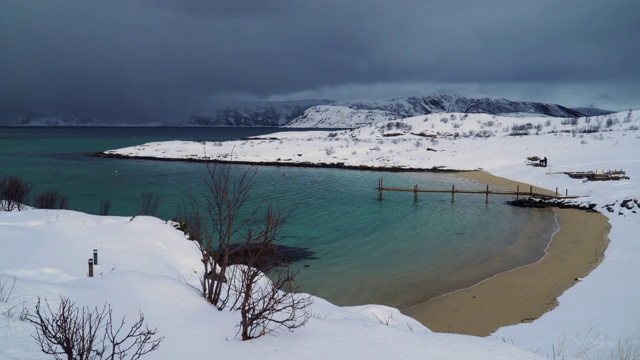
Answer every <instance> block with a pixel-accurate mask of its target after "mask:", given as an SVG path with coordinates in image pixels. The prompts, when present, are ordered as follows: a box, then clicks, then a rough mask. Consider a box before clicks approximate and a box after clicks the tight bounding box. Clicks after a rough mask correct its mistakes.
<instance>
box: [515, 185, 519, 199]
mask: <svg viewBox="0 0 640 360" xmlns="http://www.w3.org/2000/svg"><path fill="white" fill-rule="evenodd" d="M519 197H520V184H518V186H517V187H516V200H518V198H519Z"/></svg>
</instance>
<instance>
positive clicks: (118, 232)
mask: <svg viewBox="0 0 640 360" xmlns="http://www.w3.org/2000/svg"><path fill="white" fill-rule="evenodd" d="M639 126H640V111H634V112H623V113H618V114H613V115H608V116H599V117H592V118H580V119H577V120H574V119H558V118H548V117H537V118H531V117H529V118H527V117H524V118H523V117H498V116H491V115H483V114H469V115H465V114H431V115H427V116H418V117H413V118H408V119H403V120H394V121H390V122H384V123H381V122H375V123H373V124H372V125H367V126H363V127H360V128H357V129H353V130H341V131H333V132H330V131H318V132H285V133H277V134H272V135H265V136H261V137H258V138H256V139H253V140H241V141H234V142H225V143H201V142H197V143H189V142H178V141H175V142H164V143H151V144H144V145H140V146H136V147H131V148H126V149H120V150H115V151H109V152H108V153H111V154H121V155H127V156H142V157H165V158H190V159H198V158H202V157H205V156H206V157H208V158H218V159H224V160H232V161H250V162H257V163H260V162H265V163H270V162H279V163H283V164H287V163H301V164H318V163H324V164H333V165H334V166H354V167H357V166H367V167H376V168H405V169H430V168H445V169H483V170H485V171H488V172H490V173H492V174H494V175H498V176H503V177H507V178H510V179H513V180H515V181H521V182H525V183H528V184H532V185H534V186H538V187H543V188H547V189H552V190H553V189H555V188H556V187H558V188H559V190H560V192H564V191H565V189H567V190H568V192H569V194H570V195H580V196H582V197H580V198H579V199H578V200H577V202H578V203H581V204H597V205H596V209H598V210H600V211H602V212H603V213H604V214H605V215H606V216H607V217H608V218H609V220H610V222H611V224H612V230H611V233H610V236H609V238H610V240H611V243H610V245H609V247H608V249H607V251H606V253H605V259H604V261H603V263H602V264H601V265H600V266H599V267H598V268H596V269H595V270H594V271H593V272H592V273H591V274H590V275H589V276H587V277H586V278H585V279H583V280H582V281H580V282H579V283H577V284H576V285H575V286H573V287H572V288H571V289H569V290H567V291H566V292H565V293H564V294H563V295H562V296H561V297H560V298H559V306H558V307H557V308H555V309H554V310H552V311H550V312H548V313H547V314H545V315H543V316H542V317H541V318H540V319H538V320H536V321H534V322H533V323H529V324H519V325H514V326H509V327H505V328H502V329H500V330H498V331H497V332H495V333H494V334H492V335H491V336H489V337H488V338H486V339H485V338H476V337H471V336H462V335H448V334H435V333H431V332H430V331H429V330H428V329H426V328H424V327H423V326H422V325H420V324H419V323H417V322H415V321H414V320H412V319H410V318H408V317H406V316H404V315H402V314H400V313H399V312H397V311H396V310H394V309H390V308H387V307H384V306H377V305H371V306H362V307H336V306H333V305H331V304H329V303H327V302H326V301H323V300H322V299H316V300H315V303H314V305H313V306H312V312H313V316H312V318H311V319H310V322H309V324H307V325H306V326H304V327H303V328H300V329H298V330H296V331H295V332H293V333H289V332H280V333H277V334H275V335H269V336H265V337H263V338H260V339H257V340H253V341H250V342H241V341H240V340H239V338H237V337H236V331H237V329H236V327H235V326H236V325H237V323H238V321H239V315H238V314H235V313H231V312H218V311H216V310H214V309H213V308H212V307H211V306H209V305H207V304H206V303H205V302H204V301H203V300H202V299H201V298H200V297H199V296H198V294H197V293H196V292H195V291H194V290H193V289H192V288H191V287H190V286H189V285H188V284H187V283H192V284H193V283H194V282H196V281H197V279H196V277H197V276H196V274H194V271H197V269H199V268H198V254H197V250H196V249H195V247H194V246H193V245H192V244H190V243H189V242H188V241H187V240H185V239H184V236H183V235H182V234H181V233H180V232H178V231H177V230H175V229H173V228H172V227H171V226H170V224H165V223H164V222H162V221H160V220H158V219H154V218H148V217H135V218H133V219H131V218H121V217H97V216H92V215H86V214H81V213H75V212H71V211H43V210H28V211H23V212H11V213H6V212H4V213H3V212H0V241H1V242H2V248H1V250H2V251H0V281H3V282H4V283H7V282H9V283H11V282H12V281H13V280H12V279H13V277H14V276H15V277H16V278H17V281H16V285H15V288H14V290H13V292H12V294H11V297H10V299H9V300H8V301H7V302H6V303H0V313H4V312H7V310H8V309H11V308H12V307H13V306H14V305H18V306H17V307H15V308H13V310H11V311H13V312H15V311H18V312H19V310H20V309H21V306H22V305H21V304H23V302H24V306H25V307H27V308H30V309H32V308H33V305H34V303H35V301H36V297H37V296H41V297H46V298H47V299H49V301H55V300H56V299H57V298H58V294H63V295H65V296H69V297H71V298H72V300H74V301H76V302H77V303H78V304H79V305H90V306H100V305H102V304H103V303H104V302H105V301H108V302H110V303H111V304H112V306H113V308H114V309H115V311H116V314H115V315H119V314H122V315H125V314H126V315H127V316H128V318H134V317H135V315H137V311H138V309H140V310H142V311H143V312H144V314H145V317H146V320H147V322H148V323H149V325H150V326H152V327H157V328H158V330H159V331H160V333H161V335H164V336H165V340H164V341H163V343H162V344H161V346H160V349H159V350H158V351H156V352H154V353H152V354H150V355H149V356H148V358H152V359H174V358H183V357H185V356H188V357H189V358H192V359H204V358H210V357H214V356H223V357H231V358H238V359H245V358H246V359H248V358H258V357H261V358H305V359H314V358H317V359H326V358H350V359H351V358H362V359H371V358H380V359H392V358H434V359H465V358H468V359H526V358H538V357H542V358H545V357H546V358H567V359H569V358H597V359H599V358H604V359H607V358H609V355H610V354H611V353H612V351H614V352H615V351H617V350H618V349H623V348H624V347H625V346H629V347H630V348H631V351H636V352H637V351H640V350H638V349H640V305H639V304H640V286H639V285H638V283H637V281H636V280H635V277H636V274H638V273H640V240H638V239H639V238H638V234H639V233H640V221H639V220H640V214H638V213H639V212H640V209H638V207H637V202H638V199H639V198H640V183H639V182H638V178H639V176H640V157H639V156H638V152H637V151H638V149H639V148H640V147H639V145H640V131H638V128H639ZM516 133H517V134H525V133H528V135H523V136H512V135H514V134H516ZM529 156H540V157H543V156H546V157H547V158H548V161H549V166H548V167H547V168H543V167H534V166H530V165H528V164H527V161H526V158H527V157H529ZM614 169H616V170H620V169H622V170H624V171H626V175H627V176H628V177H630V179H626V180H619V181H597V182H591V181H584V180H581V179H572V178H570V177H568V176H567V175H565V174H564V172H568V171H603V170H614ZM409 185H410V184H409ZM625 200H631V201H629V202H625ZM623 203H624V204H626V206H627V207H629V208H626V207H623V206H622V204H623ZM605 205H610V206H609V209H611V212H610V211H609V210H607V209H606V208H605ZM92 249H99V253H100V265H99V266H98V267H97V270H96V273H97V275H96V277H94V278H87V277H86V276H85V273H86V266H87V265H86V261H87V259H88V258H89V257H90V256H91V251H92ZM374 315H375V316H374ZM5 317H7V319H4V317H3V318H0V320H2V322H0V324H2V325H0V358H2V359H5V358H7V359H41V358H42V359H44V358H46V357H45V356H44V355H43V354H41V353H39V349H38V347H37V345H36V344H35V342H34V341H33V339H31V337H30V335H31V334H32V333H33V328H32V326H31V325H29V324H28V323H26V322H22V321H19V320H17V319H16V317H15V316H14V317H10V316H5ZM116 318H117V316H116ZM379 319H391V320H390V322H389V324H388V325H387V324H383V322H385V323H386V321H382V322H381V321H379ZM513 344H515V346H514V345H513ZM639 355H640V354H638V353H636V356H639ZM614 358H623V357H620V356H618V357H614Z"/></svg>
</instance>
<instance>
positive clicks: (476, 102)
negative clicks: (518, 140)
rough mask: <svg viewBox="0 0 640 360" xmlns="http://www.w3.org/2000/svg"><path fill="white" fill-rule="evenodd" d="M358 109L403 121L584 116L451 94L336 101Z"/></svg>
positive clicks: (550, 106) (553, 108)
mask: <svg viewBox="0 0 640 360" xmlns="http://www.w3.org/2000/svg"><path fill="white" fill-rule="evenodd" d="M335 105H344V106H348V107H350V108H352V109H356V110H383V111H387V112H390V113H392V114H395V115H397V116H398V117H400V118H405V117H411V116H418V115H428V114H432V113H440V112H443V113H454V112H455V113H483V114H491V115H502V114H512V113H529V114H540V115H546V116H553V117H579V116H584V115H583V114H582V113H580V112H578V111H576V110H573V109H569V108H567V107H564V106H561V105H556V104H545V103H540V102H530V101H512V100H507V99H492V98H489V97H466V96H461V95H451V94H435V95H429V96H411V97H404V98H395V99H388V100H377V101H376V100H348V101H341V102H336V103H335Z"/></svg>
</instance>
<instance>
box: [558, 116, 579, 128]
mask: <svg viewBox="0 0 640 360" xmlns="http://www.w3.org/2000/svg"><path fill="white" fill-rule="evenodd" d="M561 124H562V125H571V126H577V125H578V118H568V119H562V122H561Z"/></svg>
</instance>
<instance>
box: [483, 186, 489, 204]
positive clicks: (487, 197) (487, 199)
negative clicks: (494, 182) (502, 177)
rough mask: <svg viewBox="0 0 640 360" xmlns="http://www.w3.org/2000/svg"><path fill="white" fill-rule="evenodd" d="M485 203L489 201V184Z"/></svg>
mask: <svg viewBox="0 0 640 360" xmlns="http://www.w3.org/2000/svg"><path fill="white" fill-rule="evenodd" d="M484 203H485V204H488V203H489V185H487V192H486V197H485V198H484Z"/></svg>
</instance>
